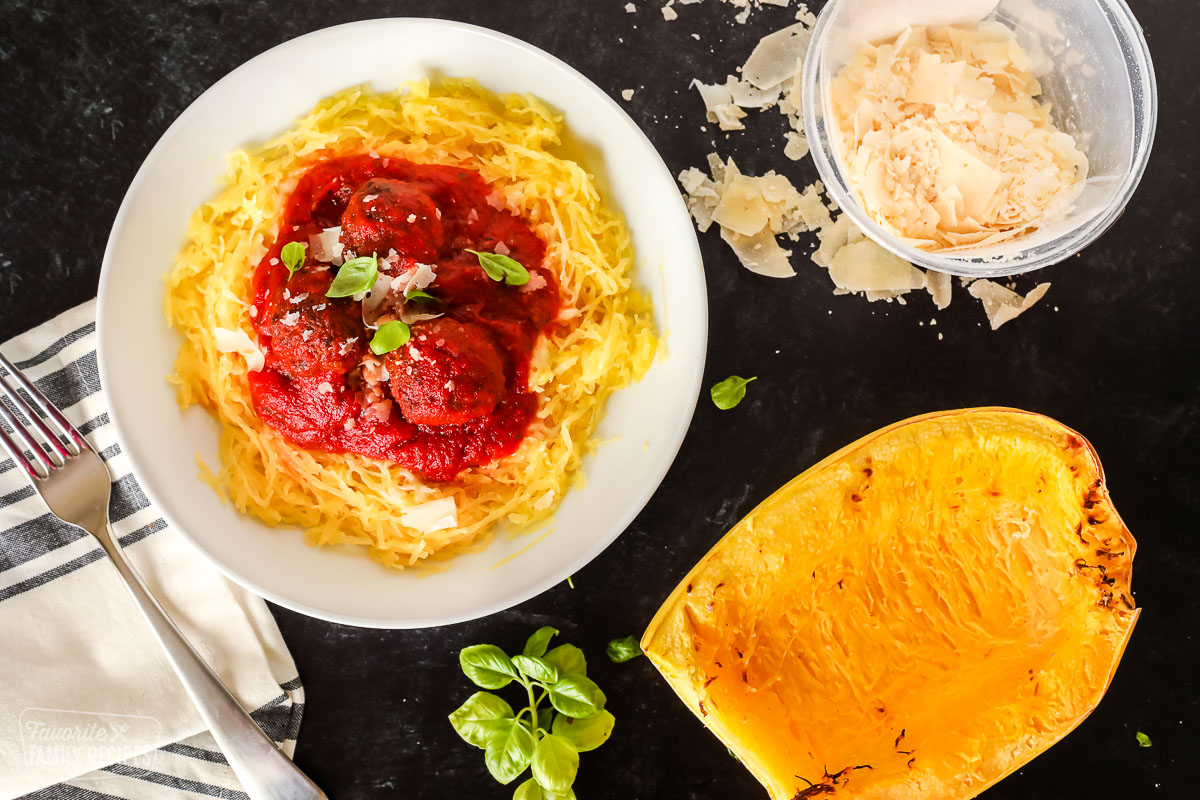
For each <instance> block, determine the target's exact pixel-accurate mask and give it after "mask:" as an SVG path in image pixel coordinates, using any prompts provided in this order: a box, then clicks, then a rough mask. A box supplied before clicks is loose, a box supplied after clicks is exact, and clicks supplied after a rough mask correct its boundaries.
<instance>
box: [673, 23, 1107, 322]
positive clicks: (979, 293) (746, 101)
mask: <svg viewBox="0 0 1200 800" xmlns="http://www.w3.org/2000/svg"><path fill="white" fill-rule="evenodd" d="M746 7H748V6H746ZM796 19H797V20H798V23H799V24H797V25H789V26H788V27H786V28H783V29H782V30H780V31H776V32H775V33H773V34H769V35H768V36H766V37H764V39H763V40H762V41H760V42H759V44H758V45H757V46H756V47H755V48H754V50H753V51H752V52H751V55H750V58H748V59H747V60H746V62H745V64H743V66H742V67H741V70H740V72H741V74H742V78H740V79H739V78H736V77H733V76H729V77H728V78H727V79H726V81H725V82H724V83H720V84H705V83H701V82H700V81H698V80H695V81H693V82H692V85H693V86H694V87H695V88H696V89H697V90H698V91H699V93H700V96H701V99H702V100H703V101H704V104H705V110H706V114H707V117H708V120H709V121H710V122H717V123H718V124H719V125H720V127H721V128H722V129H723V130H741V129H742V128H743V127H744V126H743V125H742V123H741V119H743V118H744V117H745V116H746V114H745V111H744V110H743V109H761V108H768V107H770V106H771V105H772V104H775V105H777V106H778V107H779V110H780V111H781V112H782V113H783V114H784V115H785V116H787V117H788V119H789V121H790V122H791V124H792V127H793V128H794V130H791V131H788V132H786V133H785V141H786V144H785V147H784V155H785V156H787V157H788V158H789V159H791V160H793V161H797V160H800V159H802V158H804V157H805V156H806V155H808V152H809V147H808V141H807V139H806V138H805V137H804V133H803V123H802V121H801V119H800V110H799V109H800V81H801V71H802V64H803V58H804V55H805V51H806V49H807V46H808V38H809V37H810V35H811V34H810V30H811V28H812V25H813V24H814V23H815V21H816V20H815V17H814V16H813V15H812V13H811V12H809V11H808V9H807V7H806V6H804V5H803V4H802V5H801V6H800V8H799V11H798V12H797V15H796ZM1005 47H1006V48H1007V45H1005ZM998 52H999V51H997V53H998ZM1005 52H1007V50H1006V51H1005ZM793 59H794V61H792V60H793ZM789 61H791V62H792V63H790V64H789V63H788V62H789ZM927 69H929V67H927ZM964 74H965V68H964ZM923 81H924V82H923V83H922V84H921V86H920V87H919V88H918V90H917V94H916V95H915V96H917V97H922V98H925V97H927V96H929V93H930V92H931V91H932V89H933V88H936V80H934V79H933V78H926V79H923ZM773 82H775V83H773ZM1047 113H1048V111H1047ZM1009 123H1010V124H1011V125H1015V126H1018V127H1022V126H1020V123H1018V122H1017V121H1016V120H1015V119H1010V120H1009ZM1084 166H1086V165H1084ZM708 167H709V174H706V173H705V172H704V171H703V170H700V169H697V168H695V167H693V168H690V169H687V170H684V171H683V172H681V173H679V183H680V186H681V187H682V188H683V192H684V197H685V200H686V202H687V207H688V211H689V212H690V213H691V215H692V217H693V219H695V221H696V227H697V229H698V230H699V231H700V232H701V233H703V232H705V231H707V230H708V229H709V228H710V227H712V225H713V224H714V223H715V224H716V225H717V226H718V228H719V229H720V233H721V238H722V239H723V240H724V241H725V242H726V243H727V244H728V245H729V246H730V248H731V249H732V250H733V252H734V254H735V255H736V256H737V258H738V260H739V261H740V262H741V263H742V265H743V266H744V267H746V269H748V270H750V271H752V272H755V273H758V274H761V275H768V276H771V277H779V278H786V277H790V276H792V275H794V274H795V269H794V268H793V266H792V264H791V255H792V252H791V251H790V250H789V249H787V248H785V247H783V246H781V244H780V242H779V239H778V237H780V236H787V237H788V238H789V239H790V240H792V241H797V240H798V238H799V237H798V235H797V234H799V233H802V232H804V231H814V232H816V235H817V240H818V244H819V246H818V247H817V249H816V250H814V251H813V252H812V253H811V259H812V261H813V262H814V263H815V264H817V265H818V266H820V267H823V268H825V269H827V270H829V273H830V278H831V280H832V281H833V284H834V287H835V288H834V293H835V294H847V293H855V294H859V295H861V296H864V297H865V298H866V299H867V300H868V301H877V300H886V301H888V302H891V301H896V302H898V303H901V304H903V303H904V302H905V300H904V295H905V294H907V293H908V292H911V291H915V290H919V289H922V288H923V289H925V290H926V291H927V292H928V293H929V295H930V298H931V299H932V301H933V304H934V306H935V307H936V308H937V309H938V310H942V309H945V308H947V307H948V306H949V305H950V301H951V299H952V294H953V283H952V280H951V277H950V276H949V275H945V274H942V273H938V272H935V271H932V270H929V271H922V270H920V269H918V268H917V267H915V266H913V265H911V264H909V263H907V262H906V261H904V260H903V259H901V258H899V257H897V256H895V255H894V254H892V253H890V252H889V251H887V250H885V249H884V248H882V247H880V246H879V245H877V244H875V243H874V242H873V241H871V240H870V239H868V238H867V237H866V236H865V235H864V234H863V232H862V231H861V230H859V229H858V227H857V226H855V225H854V223H853V222H852V221H851V220H850V218H849V217H847V216H846V215H844V214H840V213H839V209H838V208H837V206H836V204H834V203H833V202H832V201H830V200H828V198H823V197H822V195H823V193H824V186H823V185H822V184H821V183H820V182H819V181H818V182H816V183H814V184H812V185H811V186H808V187H806V188H805V189H804V191H803V192H798V191H797V190H796V189H795V187H794V186H792V184H791V183H790V181H788V180H787V179H786V178H785V177H783V176H780V175H777V174H776V173H775V172H773V171H772V172H768V173H767V174H766V175H763V176H761V177H751V176H746V175H743V174H742V173H741V171H740V170H738V168H737V166H736V165H735V164H734V163H733V161H732V159H730V160H729V161H727V162H726V161H723V160H722V159H721V157H720V156H718V155H717V154H716V153H712V154H710V155H709V156H708ZM973 191H977V189H973ZM797 197H798V198H799V199H798V200H797ZM835 213H837V214H838V216H837V217H836V218H835V217H834V214H835ZM969 283H970V279H964V281H963V284H964V285H967V284H969ZM989 283H990V282H989ZM1044 286H1045V287H1046V288H1048V286H1049V285H1048V284H1045V285H1044ZM996 287H997V289H1000V290H1002V291H1003V292H1006V293H1007V294H999V293H997V292H995V291H993V290H991V289H989V288H980V289H977V290H976V291H975V292H972V294H973V296H976V297H977V298H978V299H981V300H982V299H983V298H984V297H985V296H986V297H988V298H991V299H990V300H989V301H985V311H986V312H987V313H988V317H989V321H993V329H994V328H996V327H999V326H1000V325H1002V324H1004V323H1005V322H1008V321H1009V320H1011V319H1013V318H1015V317H1016V316H1017V315H1018V314H1020V313H1021V312H1022V311H1024V310H1026V309H1027V308H1028V307H1029V306H1032V305H1033V303H1035V302H1037V300H1038V299H1040V297H1041V296H1042V294H1043V293H1044V292H1045V288H1043V287H1042V286H1039V287H1037V288H1036V289H1035V290H1034V291H1033V292H1031V293H1030V294H1029V295H1028V296H1027V297H1026V298H1024V299H1022V298H1021V297H1020V295H1018V294H1016V293H1015V292H1011V291H1009V290H1007V289H1004V287H1001V286H999V285H996ZM989 302H991V303H992V304H993V307H991V308H989V305H988V303H989Z"/></svg>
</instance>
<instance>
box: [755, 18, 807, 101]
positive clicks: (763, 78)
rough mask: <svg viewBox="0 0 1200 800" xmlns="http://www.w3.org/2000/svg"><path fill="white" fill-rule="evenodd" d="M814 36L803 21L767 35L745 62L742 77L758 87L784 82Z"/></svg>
mask: <svg viewBox="0 0 1200 800" xmlns="http://www.w3.org/2000/svg"><path fill="white" fill-rule="evenodd" d="M811 39H812V33H811V32H810V31H809V29H808V27H807V26H806V25H804V24H803V23H800V22H797V23H796V24H794V25H789V26H787V27H786V28H784V29H782V30H778V31H775V32H774V33H772V34H769V35H767V36H764V37H763V38H762V40H761V41H759V43H758V45H757V46H756V47H755V48H754V50H753V52H751V53H750V57H749V58H747V59H746V63H745V64H743V65H742V77H743V78H745V79H746V80H747V81H749V82H750V83H751V84H752V85H754V86H757V87H758V88H759V89H770V88H772V87H777V86H779V85H781V84H782V83H783V82H784V81H787V80H790V79H791V77H792V76H793V75H794V74H795V72H796V64H797V63H798V62H801V61H803V60H804V55H805V53H807V52H808V43H809V41H810V40H811Z"/></svg>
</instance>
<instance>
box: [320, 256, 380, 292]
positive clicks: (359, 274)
mask: <svg viewBox="0 0 1200 800" xmlns="http://www.w3.org/2000/svg"><path fill="white" fill-rule="evenodd" d="M378 276H379V258H378V257H377V255H376V254H375V253H372V254H371V255H369V256H359V257H358V258H352V259H350V260H349V261H347V262H346V263H345V264H342V266H341V269H339V270H338V274H337V277H336V278H334V279H333V283H331V284H329V291H327V292H325V296H326V297H351V296H353V295H356V294H361V293H362V292H366V291H370V289H371V287H372V286H374V285H375V278H377V277H378Z"/></svg>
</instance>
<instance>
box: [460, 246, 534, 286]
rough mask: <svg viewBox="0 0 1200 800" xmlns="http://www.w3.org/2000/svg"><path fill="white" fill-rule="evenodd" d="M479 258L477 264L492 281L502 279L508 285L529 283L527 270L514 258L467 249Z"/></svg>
mask: <svg viewBox="0 0 1200 800" xmlns="http://www.w3.org/2000/svg"><path fill="white" fill-rule="evenodd" d="M467 252H468V253H471V254H473V255H474V256H475V257H476V258H477V259H479V266H481V267H483V271H484V272H486V273H487V276H488V277H489V278H491V279H492V280H494V281H497V282H499V281H504V282H505V283H507V284H508V285H509V286H524V285H525V284H527V283H529V270H527V269H525V267H524V266H523V265H522V264H521V262H520V261H517V260H516V259H514V258H509V257H508V256H504V255H501V254H499V253H481V252H479V251H478V250H470V249H468V250H467Z"/></svg>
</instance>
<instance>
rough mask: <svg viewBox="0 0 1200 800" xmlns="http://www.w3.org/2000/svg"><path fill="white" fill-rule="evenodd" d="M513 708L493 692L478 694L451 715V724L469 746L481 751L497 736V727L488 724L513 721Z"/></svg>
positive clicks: (468, 699) (469, 698)
mask: <svg viewBox="0 0 1200 800" xmlns="http://www.w3.org/2000/svg"><path fill="white" fill-rule="evenodd" d="M512 716H513V710H512V706H510V705H509V704H508V703H506V702H505V701H504V699H503V698H500V697H497V696H496V695H494V694H492V693H491V692H476V693H475V694H473V695H471V696H470V697H468V698H467V702H465V703H463V704H462V705H461V706H459V707H458V708H457V709H456V710H455V711H454V713H453V714H451V715H450V724H451V725H453V726H454V730H455V731H457V732H458V735H459V736H461V737H462V739H463V741H464V742H466V743H467V744H473V745H475V746H476V747H478V748H480V749H481V750H482V749H483V748H485V747H487V745H488V742H489V741H491V740H492V738H493V737H494V736H495V734H496V727H495V726H493V725H488V724H487V723H490V722H495V721H496V720H501V719H512Z"/></svg>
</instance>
